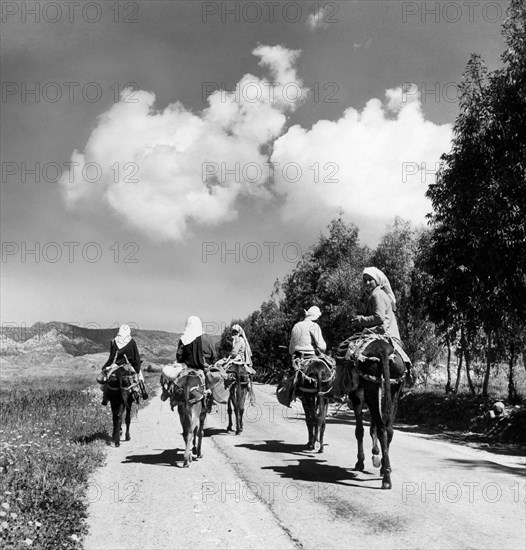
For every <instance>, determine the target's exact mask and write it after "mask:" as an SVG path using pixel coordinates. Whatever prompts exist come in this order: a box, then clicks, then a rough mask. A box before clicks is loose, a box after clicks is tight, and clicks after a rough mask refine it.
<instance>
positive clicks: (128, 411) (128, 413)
mask: <svg viewBox="0 0 526 550" xmlns="http://www.w3.org/2000/svg"><path fill="white" fill-rule="evenodd" d="M132 404H133V398H132V396H131V395H130V396H129V397H128V399H127V403H126V417H125V423H126V441H130V439H131V435H130V424H131V410H132Z"/></svg>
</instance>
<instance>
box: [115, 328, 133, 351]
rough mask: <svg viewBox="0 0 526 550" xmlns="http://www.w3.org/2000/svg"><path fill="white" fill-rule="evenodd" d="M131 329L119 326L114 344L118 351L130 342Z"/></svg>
mask: <svg viewBox="0 0 526 550" xmlns="http://www.w3.org/2000/svg"><path fill="white" fill-rule="evenodd" d="M131 338H132V337H131V328H130V327H129V326H128V325H121V327H120V328H119V332H118V334H117V336H115V343H116V344H117V347H118V348H119V349H122V348H123V347H124V346H125V345H126V344H127V343H128V342H129V341H130V340H131Z"/></svg>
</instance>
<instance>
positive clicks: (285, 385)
mask: <svg viewBox="0 0 526 550" xmlns="http://www.w3.org/2000/svg"><path fill="white" fill-rule="evenodd" d="M294 378H295V375H294V374H293V375H291V376H288V377H286V378H283V379H282V380H281V382H280V383H279V384H278V387H277V388H276V397H277V399H278V401H279V403H280V404H281V405H283V406H284V407H289V408H290V402H291V401H292V389H293V385H294Z"/></svg>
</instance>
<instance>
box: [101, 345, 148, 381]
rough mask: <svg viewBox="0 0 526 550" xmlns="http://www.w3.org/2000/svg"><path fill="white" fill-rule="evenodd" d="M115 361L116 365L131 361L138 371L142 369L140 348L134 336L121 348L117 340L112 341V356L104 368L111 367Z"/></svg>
mask: <svg viewBox="0 0 526 550" xmlns="http://www.w3.org/2000/svg"><path fill="white" fill-rule="evenodd" d="M126 360H127V361H126ZM113 362H115V364H116V365H125V364H126V363H130V365H131V366H132V367H133V368H134V369H135V372H137V373H138V372H139V371H140V370H141V357H140V356H139V350H138V348H137V344H136V343H135V340H134V339H133V338H132V339H131V340H130V341H129V342H128V343H127V344H126V345H125V346H124V347H123V348H121V349H119V348H118V347H117V344H116V343H115V340H112V341H111V344H110V357H109V358H108V360H107V361H106V363H105V364H104V365H103V366H102V368H105V367H109V366H110V365H111V364H112V363H113Z"/></svg>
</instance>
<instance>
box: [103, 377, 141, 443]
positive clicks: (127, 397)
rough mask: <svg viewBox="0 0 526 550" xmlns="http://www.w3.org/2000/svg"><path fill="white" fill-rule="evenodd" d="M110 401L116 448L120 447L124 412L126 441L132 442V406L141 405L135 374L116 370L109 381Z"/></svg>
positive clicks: (113, 438)
mask: <svg viewBox="0 0 526 550" xmlns="http://www.w3.org/2000/svg"><path fill="white" fill-rule="evenodd" d="M107 384H108V389H107V392H108V394H107V395H108V399H109V401H110V404H111V413H112V417H113V433H112V437H111V439H112V441H113V443H114V444H115V447H120V444H121V442H120V439H121V433H122V416H123V414H124V411H126V414H125V424H126V433H125V438H126V441H130V440H131V435H130V423H131V408H132V404H133V403H134V402H136V403H137V404H138V403H139V393H138V392H137V390H136V387H137V385H138V382H137V381H136V377H135V374H130V373H129V372H128V371H127V370H126V368H125V367H120V368H118V369H116V370H115V371H114V372H113V374H112V375H111V376H110V377H109V379H108V382H107Z"/></svg>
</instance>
